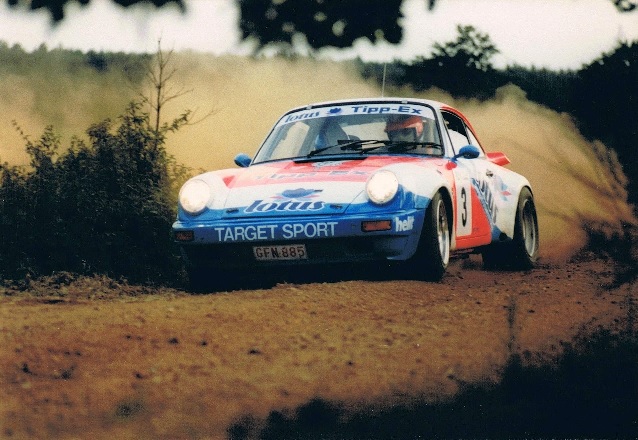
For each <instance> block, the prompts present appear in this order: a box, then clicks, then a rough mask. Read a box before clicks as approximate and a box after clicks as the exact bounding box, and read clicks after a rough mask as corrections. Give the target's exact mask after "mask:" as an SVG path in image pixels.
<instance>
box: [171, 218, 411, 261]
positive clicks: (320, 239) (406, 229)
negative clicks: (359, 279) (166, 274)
mask: <svg viewBox="0 0 638 440" xmlns="http://www.w3.org/2000/svg"><path fill="white" fill-rule="evenodd" d="M423 219H424V211H423V210H416V209H413V210H403V211H400V212H394V213H387V212H386V213H378V214H368V215H366V214H358V215H344V216H308V217H295V218H290V217H288V218H272V217H271V218H259V219H250V218H246V219H236V220H218V221H212V222H197V221H190V222H181V221H177V222H175V223H174V224H173V232H174V234H175V236H178V233H183V232H188V234H186V235H185V234H179V236H180V237H182V238H183V237H185V236H187V237H189V240H188V241H178V243H179V244H180V245H181V246H182V248H183V250H184V251H185V254H186V255H187V257H188V259H189V260H191V263H193V264H197V263H198V262H197V261H192V260H200V259H202V258H204V257H205V256H206V254H211V256H212V255H213V254H214V255H217V256H218V257H216V258H214V259H215V260H217V259H219V260H220V263H230V261H224V256H225V255H227V256H228V257H230V256H231V255H237V254H238V253H239V254H242V255H245V257H246V259H247V261H245V262H244V264H245V265H251V264H256V263H257V262H256V261H255V260H254V258H250V255H249V253H245V252H244V250H245V249H251V248H252V246H257V245H262V244H268V245H271V244H292V243H295V244H296V243H300V244H302V243H303V244H305V243H308V246H309V247H310V248H311V249H312V248H314V249H322V248H326V249H328V248H330V249H335V250H336V252H333V251H331V252H325V251H317V252H312V253H311V252H310V251H309V260H306V261H303V262H298V263H315V262H316V263H325V262H339V261H342V262H345V261H366V260H377V259H378V260H381V259H389V260H406V259H408V258H410V257H411V256H412V255H413V254H414V253H415V251H416V248H417V245H418V241H419V237H420V234H421V229H422V227H423ZM377 221H378V222H383V221H386V222H387V221H390V223H389V224H390V225H391V227H390V228H389V229H387V230H382V231H371V232H365V231H364V230H363V228H362V223H363V222H377ZM368 241H369V243H368V244H367V245H366V246H355V247H354V248H352V247H349V248H348V249H346V245H347V244H349V243H353V242H358V243H361V244H366V242H368ZM324 242H325V243H324ZM340 243H341V244H342V245H343V247H344V251H343V252H339V251H338V248H339V245H340ZM206 249H208V251H206ZM353 249H355V250H353ZM356 249H361V250H362V251H361V252H357V251H356ZM313 254H314V255H313ZM211 263H212V262H211ZM237 263H241V262H239V261H238V262H237ZM291 263H293V264H294V263H295V262H290V261H285V262H275V263H273V262H268V263H267V264H291ZM260 264H261V263H260Z"/></svg>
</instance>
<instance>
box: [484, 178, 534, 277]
mask: <svg viewBox="0 0 638 440" xmlns="http://www.w3.org/2000/svg"><path fill="white" fill-rule="evenodd" d="M538 248H539V239H538V217H537V215H536V206H535V205H534V198H533V196H532V193H531V191H530V190H529V188H527V187H525V188H523V189H522V190H521V193H520V195H519V198H518V205H517V209H516V220H515V224H514V238H513V239H512V240H511V241H509V242H506V243H499V244H494V245H491V246H488V247H487V248H485V249H484V250H483V252H482V256H483V266H484V267H485V268H486V269H497V270H498V269H511V270H529V269H532V268H533V267H534V266H535V264H536V261H537V260H538Z"/></svg>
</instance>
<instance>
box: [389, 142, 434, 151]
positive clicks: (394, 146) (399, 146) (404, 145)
mask: <svg viewBox="0 0 638 440" xmlns="http://www.w3.org/2000/svg"><path fill="white" fill-rule="evenodd" d="M387 146H388V151H390V150H401V151H409V150H414V149H416V148H418V147H432V148H438V149H439V150H441V152H443V146H442V145H441V144H439V143H438V142H412V141H394V142H388V143H387Z"/></svg>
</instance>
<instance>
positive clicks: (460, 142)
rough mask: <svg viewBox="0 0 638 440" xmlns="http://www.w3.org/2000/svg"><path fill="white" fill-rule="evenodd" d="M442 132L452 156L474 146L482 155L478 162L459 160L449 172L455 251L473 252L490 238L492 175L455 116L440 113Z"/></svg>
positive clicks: (469, 135) (469, 136)
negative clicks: (488, 195)
mask: <svg viewBox="0 0 638 440" xmlns="http://www.w3.org/2000/svg"><path fill="white" fill-rule="evenodd" d="M442 115H443V120H444V122H445V129H446V131H447V135H448V136H449V139H450V142H451V143H452V148H453V150H454V153H455V154H456V153H458V152H459V151H460V149H461V148H462V147H464V146H465V145H474V146H476V147H477V148H479V150H480V151H481V155H480V156H479V157H478V158H474V159H466V158H462V157H460V158H458V159H457V160H456V167H454V168H453V169H452V173H453V174H454V181H455V190H454V195H453V197H454V203H455V213H456V215H455V219H454V231H455V236H456V248H457V249H463V248H472V247H477V246H482V245H485V244H489V243H490V241H491V236H492V223H493V222H492V220H491V214H490V213H489V212H488V209H489V206H490V205H489V203H487V200H486V198H485V191H484V190H485V188H486V187H489V185H487V186H486V181H487V180H488V179H489V178H490V175H493V171H492V170H490V165H491V164H490V163H489V162H488V161H487V160H486V158H485V154H484V153H483V150H482V149H481V146H480V145H479V144H478V141H477V140H476V137H475V136H474V135H473V134H472V132H471V130H470V129H469V128H468V127H467V125H466V124H465V123H464V121H463V119H461V118H460V117H459V116H458V115H456V114H454V113H452V112H445V111H444V112H442Z"/></svg>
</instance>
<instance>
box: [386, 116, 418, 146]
mask: <svg viewBox="0 0 638 440" xmlns="http://www.w3.org/2000/svg"><path fill="white" fill-rule="evenodd" d="M385 132H386V133H387V134H388V139H390V140H391V141H407V142H417V141H419V140H420V139H421V135H423V121H422V120H421V118H420V117H419V116H409V117H407V118H402V119H400V120H394V121H392V120H391V121H388V123H387V125H386V127H385Z"/></svg>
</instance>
